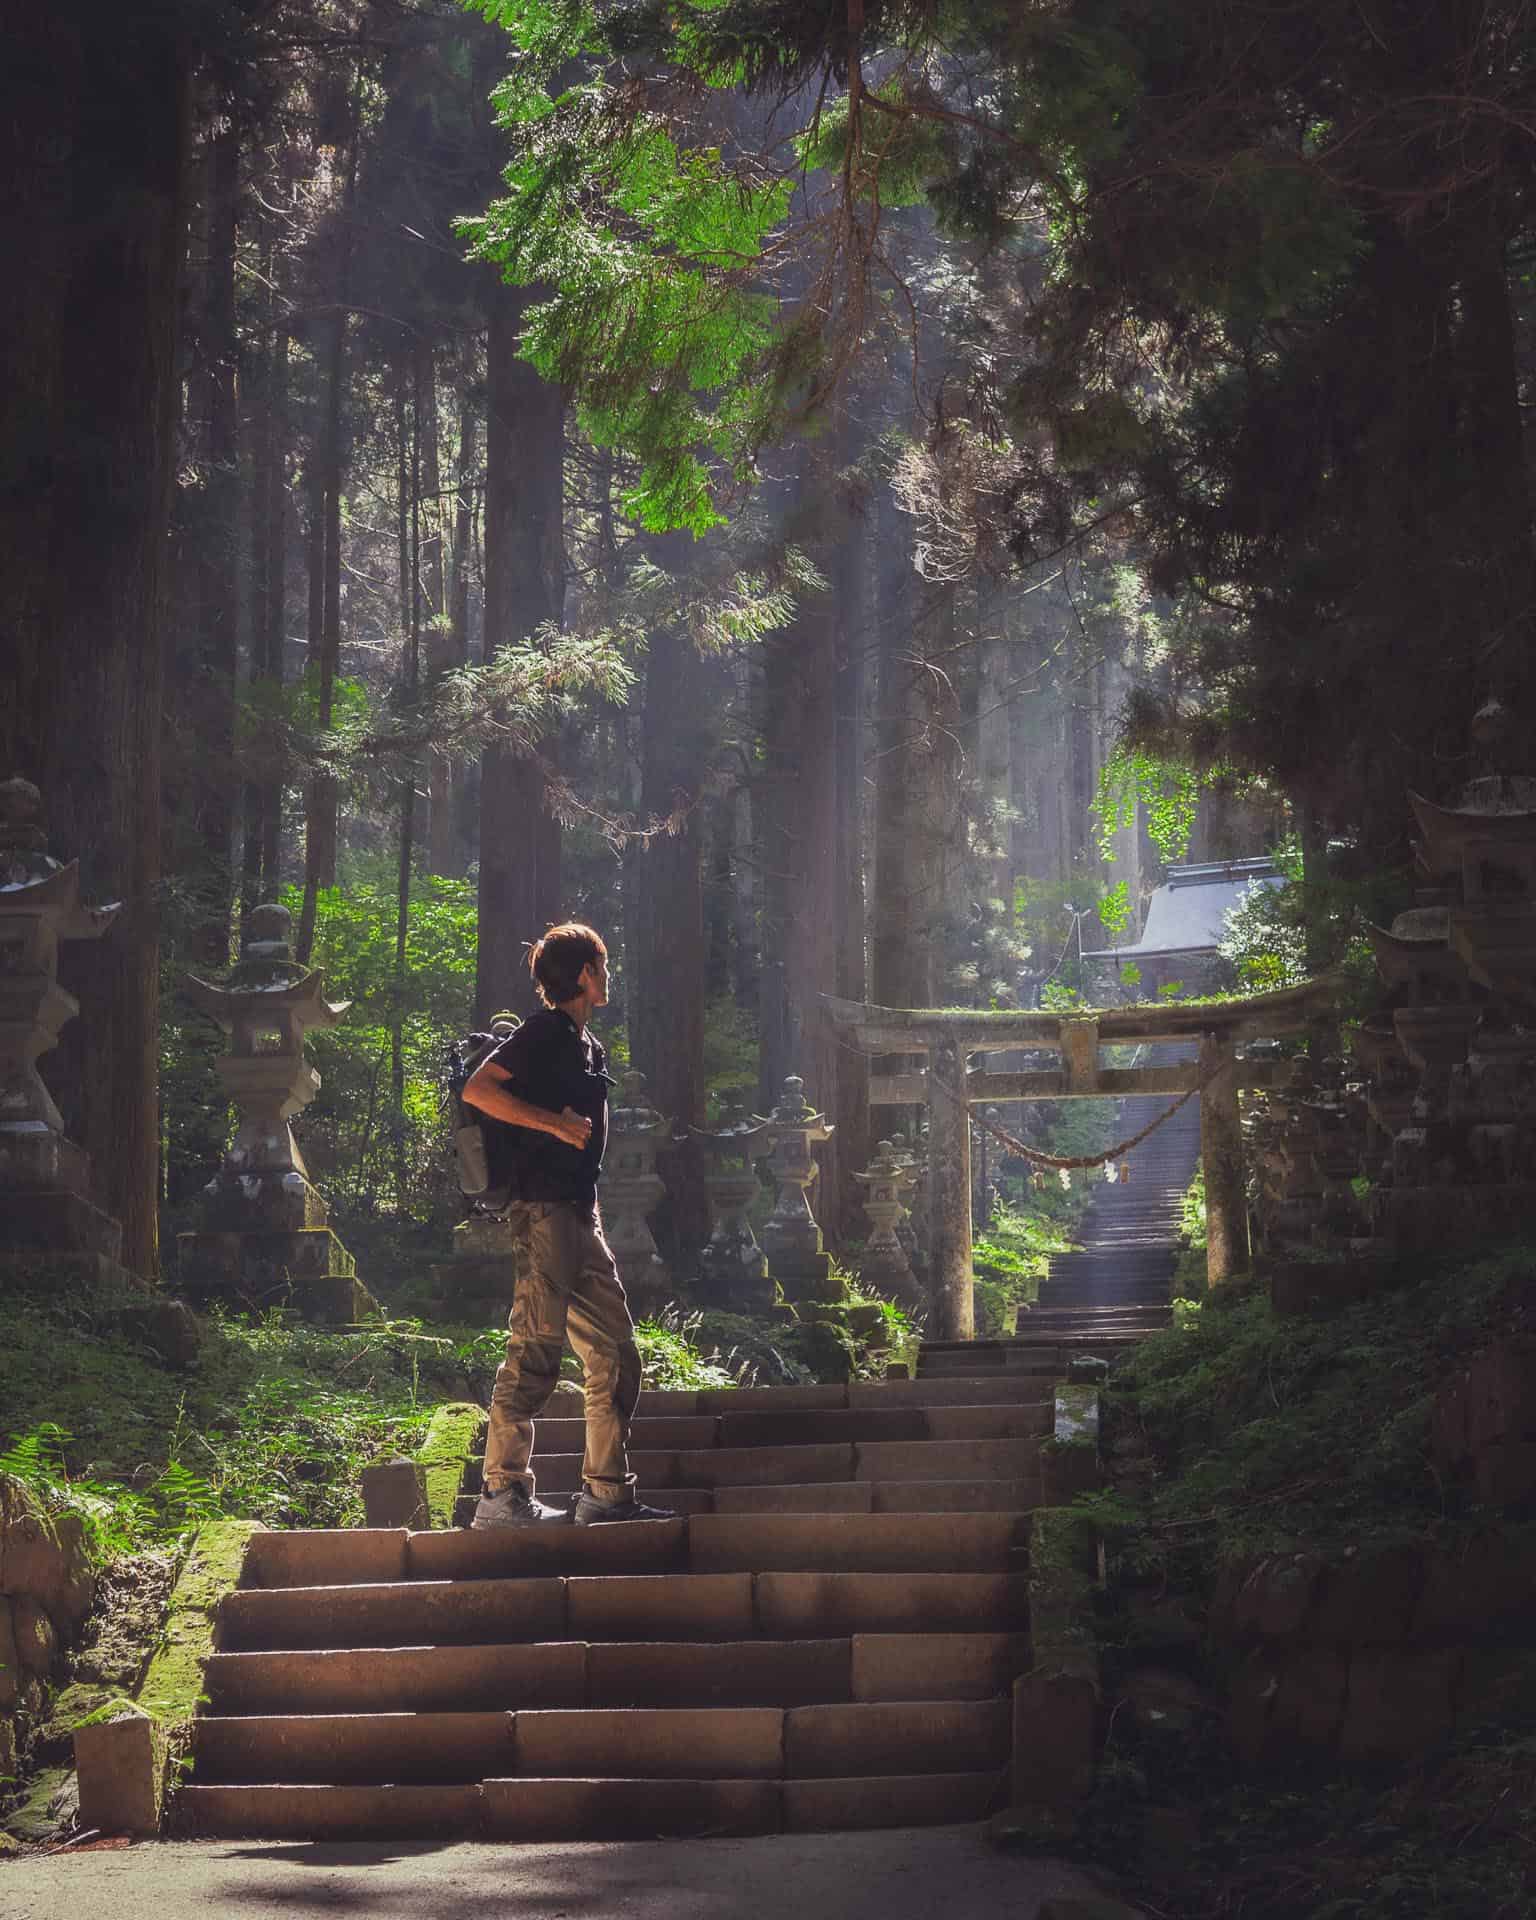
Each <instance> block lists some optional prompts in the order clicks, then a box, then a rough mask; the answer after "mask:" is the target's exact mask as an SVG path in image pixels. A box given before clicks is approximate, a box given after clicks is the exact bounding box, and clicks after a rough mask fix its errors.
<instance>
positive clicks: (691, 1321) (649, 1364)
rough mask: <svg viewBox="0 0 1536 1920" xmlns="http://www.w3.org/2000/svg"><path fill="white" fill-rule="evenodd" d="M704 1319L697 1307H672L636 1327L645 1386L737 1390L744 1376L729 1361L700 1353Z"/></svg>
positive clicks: (664, 1308) (738, 1368)
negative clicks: (690, 1308) (689, 1308)
mask: <svg viewBox="0 0 1536 1920" xmlns="http://www.w3.org/2000/svg"><path fill="white" fill-rule="evenodd" d="M703 1321H704V1316H703V1314H702V1313H700V1312H699V1311H698V1310H697V1309H696V1308H695V1309H693V1310H688V1309H686V1308H683V1307H680V1306H677V1305H672V1306H667V1307H663V1308H662V1310H661V1312H660V1313H658V1314H657V1315H655V1317H654V1318H652V1319H649V1320H642V1321H640V1322H639V1323H638V1324H637V1326H636V1328H635V1344H636V1345H637V1346H638V1347H639V1349H640V1360H641V1364H642V1366H643V1367H644V1369H645V1373H644V1378H645V1384H646V1385H647V1386H648V1387H658V1388H690V1387H734V1386H735V1385H736V1383H737V1380H738V1378H739V1377H740V1375H741V1372H742V1368H741V1367H740V1366H739V1365H738V1366H737V1367H736V1369H735V1371H732V1367H731V1363H730V1362H729V1361H726V1362H722V1361H721V1360H720V1359H719V1358H718V1357H717V1356H716V1357H711V1358H706V1357H705V1356H704V1354H703V1353H702V1352H701V1351H700V1344H699V1343H700V1338H701V1332H700V1330H701V1328H702V1326H703Z"/></svg>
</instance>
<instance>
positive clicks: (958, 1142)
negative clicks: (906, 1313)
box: [928, 1031, 976, 1340]
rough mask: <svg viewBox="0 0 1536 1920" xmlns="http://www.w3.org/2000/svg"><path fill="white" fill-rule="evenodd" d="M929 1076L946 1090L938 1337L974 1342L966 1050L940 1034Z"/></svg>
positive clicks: (936, 1197) (931, 1133)
mask: <svg viewBox="0 0 1536 1920" xmlns="http://www.w3.org/2000/svg"><path fill="white" fill-rule="evenodd" d="M928 1075H929V1078H930V1079H931V1080H937V1081H939V1083H940V1084H941V1086H942V1087H943V1089H944V1091H943V1092H942V1093H941V1094H940V1095H939V1097H938V1099H937V1100H930V1101H929V1103H928V1168H929V1203H928V1205H929V1216H928V1217H929V1227H930V1233H931V1243H932V1249H933V1253H932V1259H933V1315H934V1321H935V1326H934V1331H933V1337H934V1338H935V1339H937V1340H974V1339H975V1338H976V1308H975V1302H974V1297H973V1289H972V1285H971V1121H970V1114H969V1111H968V1110H967V1105H966V1101H967V1088H966V1078H965V1051H964V1049H963V1048H962V1047H961V1046H960V1043H959V1040H958V1038H957V1037H956V1036H955V1035H954V1034H953V1033H950V1032H942V1031H941V1032H940V1033H939V1035H938V1037H937V1038H936V1040H935V1041H934V1043H933V1046H932V1050H931V1051H930V1053H929V1055H928Z"/></svg>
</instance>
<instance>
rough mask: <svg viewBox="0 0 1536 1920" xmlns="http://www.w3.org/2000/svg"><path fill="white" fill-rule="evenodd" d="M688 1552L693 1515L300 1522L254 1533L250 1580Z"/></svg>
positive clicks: (532, 1569)
mask: <svg viewBox="0 0 1536 1920" xmlns="http://www.w3.org/2000/svg"><path fill="white" fill-rule="evenodd" d="M687 1552H688V1523H687V1521H686V1520H683V1519H677V1520H661V1521H646V1522H643V1523H635V1524H630V1525H624V1526H606V1527H571V1526H558V1525H549V1526H544V1527H526V1528H519V1529H516V1530H515V1531H512V1532H504V1533H468V1532H464V1531H461V1530H458V1529H454V1530H451V1531H444V1532H433V1533H409V1534H408V1533H406V1532H405V1531H404V1529H403V1528H401V1529H396V1528H387V1529H386V1528H377V1529H375V1528H368V1527H352V1528H336V1529H321V1528H316V1529H313V1530H309V1529H296V1530H294V1531H293V1532H290V1533H258V1534H255V1535H254V1536H253V1537H252V1540H251V1544H250V1548H249V1550H248V1552H247V1554H246V1561H245V1573H244V1584H245V1585H246V1586H257V1587H332V1586H351V1585H356V1584H358V1583H360V1582H367V1583H371V1582H374V1581H398V1580H480V1579H511V1578H516V1577H520V1576H528V1575H537V1574H544V1575H571V1574H592V1575H597V1574H605V1573H672V1572H677V1571H680V1570H682V1569H683V1568H685V1567H686V1565H687Z"/></svg>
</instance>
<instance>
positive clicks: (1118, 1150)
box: [928, 1061, 1227, 1169]
mask: <svg viewBox="0 0 1536 1920" xmlns="http://www.w3.org/2000/svg"><path fill="white" fill-rule="evenodd" d="M1226 1065H1227V1063H1226V1061H1222V1062H1221V1064H1220V1065H1219V1066H1216V1067H1213V1068H1212V1069H1211V1070H1210V1072H1209V1073H1207V1074H1204V1075H1203V1076H1202V1077H1201V1078H1200V1079H1199V1080H1197V1081H1196V1082H1195V1084H1194V1085H1193V1086H1192V1087H1191V1088H1190V1090H1189V1092H1188V1093H1181V1094H1180V1095H1179V1097H1178V1099H1177V1100H1175V1101H1174V1103H1173V1105H1172V1106H1171V1107H1169V1108H1168V1110H1167V1111H1166V1112H1165V1113H1160V1114H1159V1115H1158V1116H1157V1118H1156V1119H1155V1120H1152V1121H1149V1122H1148V1123H1147V1125H1146V1126H1144V1127H1143V1128H1142V1130H1141V1132H1140V1133H1133V1134H1132V1135H1131V1137H1130V1139H1129V1140H1122V1141H1121V1142H1120V1143H1119V1145H1118V1146H1114V1147H1107V1148H1106V1149H1105V1150H1104V1152H1103V1153H1077V1154H1056V1153H1042V1152H1041V1151H1040V1149H1039V1148H1038V1147H1027V1146H1025V1144H1024V1142H1023V1141H1022V1140H1020V1139H1019V1138H1018V1137H1017V1136H1016V1135H1014V1134H1011V1133H1009V1132H1008V1130H1007V1129H1006V1128H1005V1127H1000V1126H998V1125H997V1124H996V1122H995V1121H992V1120H985V1119H983V1118H982V1116H981V1115H980V1114H979V1113H976V1112H975V1111H974V1110H973V1109H972V1108H971V1106H970V1102H969V1101H968V1100H962V1099H961V1097H960V1095H959V1094H957V1093H956V1092H954V1091H953V1089H952V1088H950V1087H947V1086H946V1085H945V1084H944V1082H943V1081H942V1080H941V1079H940V1078H939V1077H938V1075H937V1074H936V1073H930V1074H929V1075H928V1085H929V1087H930V1088H933V1087H937V1088H938V1089H939V1091H940V1092H941V1093H942V1094H943V1095H944V1098H945V1099H946V1100H948V1101H949V1102H950V1103H951V1105H953V1106H957V1107H964V1108H965V1109H966V1110H967V1111H968V1112H969V1114H970V1118H971V1120H972V1121H973V1122H974V1123H975V1124H976V1125H977V1126H978V1127H984V1128H985V1129H986V1130H987V1132H988V1133H990V1134H991V1135H992V1137H993V1138H994V1139H996V1140H1000V1141H1001V1142H1002V1143H1003V1145H1004V1146H1005V1147H1006V1148H1007V1149H1008V1151H1009V1152H1010V1153H1015V1154H1017V1155H1018V1156H1019V1158H1020V1159H1021V1160H1027V1161H1028V1162H1029V1163H1030V1165H1031V1166H1036V1167H1054V1168H1057V1169H1061V1168H1066V1167H1102V1166H1103V1165H1104V1164H1105V1162H1106V1161H1109V1160H1120V1159H1123V1158H1124V1156H1125V1155H1126V1154H1128V1153H1129V1152H1130V1151H1131V1149H1132V1147H1139V1146H1140V1145H1141V1143H1142V1141H1143V1140H1145V1139H1146V1137H1147V1135H1148V1134H1149V1133H1156V1131H1157V1130H1158V1128H1159V1127H1160V1126H1161V1125H1162V1124H1163V1122H1164V1121H1165V1120H1171V1119H1172V1118H1173V1116H1174V1115H1175V1114H1176V1113H1177V1112H1178V1110H1179V1108H1180V1107H1182V1106H1183V1105H1184V1103H1185V1102H1186V1101H1188V1100H1193V1099H1194V1097H1195V1095H1196V1094H1197V1093H1203V1092H1204V1091H1205V1089H1206V1088H1207V1087H1208V1086H1209V1085H1210V1084H1211V1082H1212V1081H1213V1080H1214V1079H1215V1078H1216V1076H1217V1075H1218V1074H1219V1073H1221V1072H1223V1071H1224V1070H1225V1068H1226Z"/></svg>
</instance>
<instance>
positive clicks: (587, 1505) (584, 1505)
mask: <svg viewBox="0 0 1536 1920" xmlns="http://www.w3.org/2000/svg"><path fill="white" fill-rule="evenodd" d="M574 1518H575V1521H576V1524H577V1526H578V1527H599V1526H603V1525H605V1524H606V1523H607V1522H608V1521H610V1520H675V1519H676V1518H677V1515H676V1514H675V1513H673V1511H672V1510H671V1508H670V1507H648V1506H647V1505H646V1504H645V1502H644V1501H643V1500H637V1499H636V1498H635V1496H634V1495H633V1494H631V1495H630V1496H629V1498H628V1499H627V1500H594V1499H593V1498H592V1496H591V1494H590V1493H583V1494H582V1496H581V1498H580V1499H579V1500H578V1501H577V1502H576V1512H575V1515H574Z"/></svg>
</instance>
